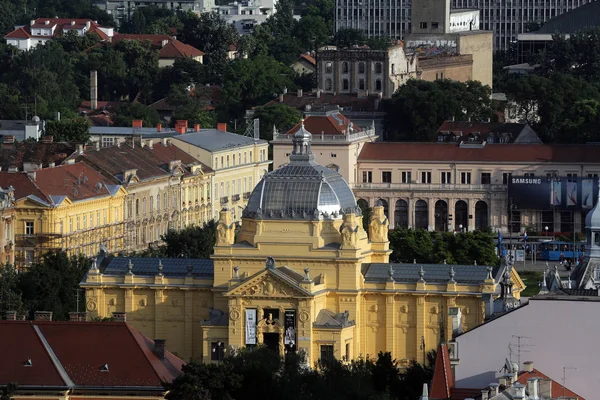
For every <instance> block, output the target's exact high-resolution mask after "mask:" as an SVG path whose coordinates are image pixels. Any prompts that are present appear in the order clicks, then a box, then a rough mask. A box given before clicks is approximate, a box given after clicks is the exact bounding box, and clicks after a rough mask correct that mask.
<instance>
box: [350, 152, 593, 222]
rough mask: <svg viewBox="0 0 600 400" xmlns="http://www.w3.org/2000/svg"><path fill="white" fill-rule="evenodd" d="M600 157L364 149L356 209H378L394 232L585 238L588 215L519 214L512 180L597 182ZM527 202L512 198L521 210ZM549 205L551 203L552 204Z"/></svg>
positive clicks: (562, 212)
mask: <svg viewBox="0 0 600 400" xmlns="http://www.w3.org/2000/svg"><path fill="white" fill-rule="evenodd" d="M599 174H600V155H598V152H597V149H596V148H595V146H591V145H544V144H487V143H486V142H483V143H479V144H469V143H460V144H455V143H367V144H365V146H364V147H363V150H362V152H361V153H360V156H359V157H358V175H359V177H360V182H357V183H356V184H355V185H354V187H353V189H354V193H355V195H356V197H357V198H359V199H360V200H359V202H361V201H364V202H365V203H363V204H364V205H369V206H371V207H372V206H373V205H375V204H376V202H378V201H379V202H381V203H382V204H383V206H384V209H385V210H386V213H387V214H388V215H389V218H390V226H392V227H396V226H399V227H417V228H423V229H429V230H438V231H444V230H450V231H452V230H457V231H458V230H460V229H461V228H460V226H461V225H462V229H467V230H469V231H471V230H474V229H487V228H491V229H492V230H493V231H496V230H501V231H504V232H506V231H508V229H509V228H508V227H509V225H510V223H509V217H510V216H511V215H512V226H513V232H515V233H516V232H523V230H524V229H525V227H526V226H532V227H534V228H535V230H537V231H538V232H542V231H543V230H544V228H545V227H546V226H549V227H550V232H552V231H555V232H571V231H572V230H573V228H574V229H575V230H576V231H577V232H581V230H582V227H583V222H584V220H585V214H586V212H587V211H570V210H559V209H555V210H547V211H542V210H537V209H515V208H513V210H512V211H510V212H509V196H508V192H507V184H508V180H509V179H510V177H511V176H512V175H514V176H525V177H530V178H541V179H543V180H548V179H552V178H553V177H565V178H566V179H574V178H577V177H590V178H596V177H598V175H599ZM520 200H523V199H517V198H515V199H513V202H514V203H518V202H519V201H520ZM548 202H549V199H548Z"/></svg>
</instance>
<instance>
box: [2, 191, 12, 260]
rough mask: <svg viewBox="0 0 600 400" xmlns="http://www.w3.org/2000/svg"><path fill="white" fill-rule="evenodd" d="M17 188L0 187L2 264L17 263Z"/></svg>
mask: <svg viewBox="0 0 600 400" xmlns="http://www.w3.org/2000/svg"><path fill="white" fill-rule="evenodd" d="M15 216H16V214H15V190H14V188H13V187H11V186H9V187H8V188H6V189H3V188H1V187H0V265H4V264H11V265H14V263H15Z"/></svg>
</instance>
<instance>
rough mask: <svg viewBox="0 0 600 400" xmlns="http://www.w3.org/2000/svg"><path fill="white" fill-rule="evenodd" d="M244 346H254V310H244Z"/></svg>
mask: <svg viewBox="0 0 600 400" xmlns="http://www.w3.org/2000/svg"><path fill="white" fill-rule="evenodd" d="M246 344H256V310H246Z"/></svg>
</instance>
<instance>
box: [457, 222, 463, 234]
mask: <svg viewBox="0 0 600 400" xmlns="http://www.w3.org/2000/svg"><path fill="white" fill-rule="evenodd" d="M458 230H459V231H460V233H463V225H462V224H460V225H458Z"/></svg>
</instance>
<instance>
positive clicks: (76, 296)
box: [75, 289, 83, 314]
mask: <svg viewBox="0 0 600 400" xmlns="http://www.w3.org/2000/svg"><path fill="white" fill-rule="evenodd" d="M82 291H83V289H75V298H76V299H77V314H79V293H80V292H82Z"/></svg>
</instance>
